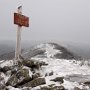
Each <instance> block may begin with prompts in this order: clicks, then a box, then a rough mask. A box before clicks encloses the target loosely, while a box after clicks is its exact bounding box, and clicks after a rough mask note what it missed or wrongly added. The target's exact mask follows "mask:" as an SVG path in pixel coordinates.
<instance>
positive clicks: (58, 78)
mask: <svg viewBox="0 0 90 90" xmlns="http://www.w3.org/2000/svg"><path fill="white" fill-rule="evenodd" d="M63 79H64V77H56V78H55V79H51V81H54V82H60V83H63V82H64V80H63Z"/></svg>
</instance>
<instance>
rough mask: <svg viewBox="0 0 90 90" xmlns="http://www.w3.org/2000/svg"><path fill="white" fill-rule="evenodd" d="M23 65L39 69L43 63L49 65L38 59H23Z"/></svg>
mask: <svg viewBox="0 0 90 90" xmlns="http://www.w3.org/2000/svg"><path fill="white" fill-rule="evenodd" d="M23 65H25V66H28V67H31V68H37V69H39V68H40V67H41V66H42V65H47V64H46V63H45V62H43V61H36V60H28V59H26V60H23Z"/></svg>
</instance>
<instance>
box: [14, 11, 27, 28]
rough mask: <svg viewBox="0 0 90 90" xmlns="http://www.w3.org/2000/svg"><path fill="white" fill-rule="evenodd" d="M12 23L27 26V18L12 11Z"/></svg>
mask: <svg viewBox="0 0 90 90" xmlns="http://www.w3.org/2000/svg"><path fill="white" fill-rule="evenodd" d="M14 24H17V25H19V26H25V27H29V18H28V17H26V16H24V15H21V14H19V13H14Z"/></svg>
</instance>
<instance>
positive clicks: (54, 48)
mask: <svg viewBox="0 0 90 90" xmlns="http://www.w3.org/2000/svg"><path fill="white" fill-rule="evenodd" d="M23 57H24V58H31V57H42V58H44V57H46V58H57V59H74V58H78V57H76V56H75V55H74V54H73V53H71V52H70V51H68V50H67V49H66V48H65V47H62V46H60V45H58V44H56V43H43V44H40V45H37V46H36V47H33V48H32V49H30V50H28V51H27V52H25V53H23Z"/></svg>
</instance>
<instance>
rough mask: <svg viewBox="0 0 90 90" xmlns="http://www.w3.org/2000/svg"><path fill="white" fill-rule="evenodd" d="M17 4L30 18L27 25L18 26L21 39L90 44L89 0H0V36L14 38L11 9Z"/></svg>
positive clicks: (8, 38)
mask: <svg viewBox="0 0 90 90" xmlns="http://www.w3.org/2000/svg"><path fill="white" fill-rule="evenodd" d="M20 5H22V8H23V10H22V12H23V14H24V15H26V16H28V17H29V18H30V22H29V24H30V27H29V28H27V27H22V41H23V40H37V41H38V40H57V41H66V42H77V43H85V44H90V42H89V38H90V0H0V6H1V8H0V40H16V31H17V25H14V24H13V13H14V12H17V8H18V6H20Z"/></svg>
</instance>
